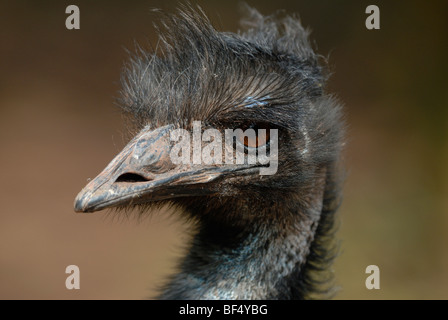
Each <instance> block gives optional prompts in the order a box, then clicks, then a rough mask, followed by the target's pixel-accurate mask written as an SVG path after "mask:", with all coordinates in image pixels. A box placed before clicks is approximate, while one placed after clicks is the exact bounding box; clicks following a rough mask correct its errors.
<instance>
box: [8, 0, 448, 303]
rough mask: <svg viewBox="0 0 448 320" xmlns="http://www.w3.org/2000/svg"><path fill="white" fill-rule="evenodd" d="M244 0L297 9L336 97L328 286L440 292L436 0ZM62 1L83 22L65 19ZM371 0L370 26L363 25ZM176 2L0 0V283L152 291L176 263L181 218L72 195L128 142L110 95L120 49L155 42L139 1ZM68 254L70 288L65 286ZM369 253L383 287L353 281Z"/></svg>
mask: <svg viewBox="0 0 448 320" xmlns="http://www.w3.org/2000/svg"><path fill="white" fill-rule="evenodd" d="M247 2H248V3H249V4H250V5H253V6H255V7H256V8H258V9H259V10H260V11H261V12H262V13H263V14H270V13H273V12H274V11H276V10H278V9H283V10H285V11H286V12H287V13H297V14H299V16H300V17H301V20H302V22H303V24H304V25H305V26H307V27H309V28H310V29H311V30H312V35H311V37H312V40H313V41H314V42H315V47H316V48H317V51H318V52H319V53H320V54H322V55H324V56H328V57H329V63H330V67H331V70H332V72H333V76H332V78H331V79H330V82H329V85H328V89H329V91H331V92H334V93H335V94H336V95H337V97H339V99H340V100H341V101H342V102H343V103H344V104H345V117H346V121H347V124H348V144H347V148H346V152H345V162H346V167H347V170H348V177H347V181H346V184H345V191H344V203H343V205H342V207H341V209H340V211H339V216H338V217H339V224H340V227H339V232H338V238H339V239H340V240H341V254H340V256H339V257H338V259H337V260H336V263H335V265H334V267H335V272H336V283H337V284H338V285H339V286H340V291H339V294H338V295H337V296H336V299H447V298H448V251H447V249H446V244H447V243H448V215H447V213H448V111H447V110H448V80H447V79H448V77H447V74H448V68H447V65H448V64H447V57H448V41H447V40H448V39H447V38H448V33H447V30H448V20H447V19H446V13H447V12H448V2H446V1H443V0H440V1H427V2H418V4H417V2H416V1H412V2H410V1H404V0H401V1H389V2H386V1H360V0H351V1H347V0H345V1H337V2H336V1H331V0H328V1H323V0H321V1H312V0H294V1H286V0H276V1H267V0H266V1H250V0H248V1H247ZM195 3H196V1H195ZM198 3H199V4H200V5H201V6H202V7H203V9H204V10H205V11H206V12H207V13H208V15H209V16H210V18H211V20H212V21H213V22H214V24H215V26H216V27H217V28H218V29H219V30H225V31H236V30H237V29H238V28H239V26H238V21H239V19H240V15H239V12H238V2H237V1H226V2H225V3H224V2H222V1H198ZM70 4H76V5H78V6H79V8H80V12H81V29H80V30H67V29H66V28H65V19H66V17H67V16H68V15H67V14H65V8H66V7H67V6H68V5H70ZM369 4H376V5H378V6H379V8H380V11H381V29H380V30H372V31H369V30H367V29H366V27H365V19H366V18H367V14H365V9H366V7H367V6H368V5H369ZM176 5H177V2H176V1H167V0H165V1H154V0H145V1H132V4H131V3H129V2H127V1H94V2H93V1H75V2H72V1H70V2H67V1H2V2H1V3H0V41H1V44H0V143H1V157H0V171H1V175H0V177H1V181H0V197H1V198H0V200H1V205H0V298H1V299H144V298H151V297H152V296H153V294H154V292H155V291H154V289H155V288H156V287H157V286H158V285H160V284H161V283H163V279H165V277H166V276H167V275H168V274H170V273H171V272H172V271H173V268H174V265H175V261H176V258H177V257H179V256H180V255H181V254H182V250H181V249H180V248H181V245H182V244H183V243H184V242H185V239H186V237H187V236H186V234H185V233H184V231H185V229H186V226H184V225H183V224H181V223H180V222H178V221H176V220H175V219H173V218H168V216H167V215H163V214H156V215H152V216H151V217H150V218H148V219H144V220H142V221H137V220H136V219H126V218H125V217H123V218H120V217H119V216H118V217H117V216H115V218H113V216H111V215H107V214H105V213H103V212H99V213H95V214H87V215H86V214H76V213H74V211H73V200H74V198H75V196H76V194H77V193H78V192H79V191H80V190H81V188H82V187H84V185H85V184H86V183H87V179H88V178H93V177H94V176H96V174H98V173H99V172H100V171H101V170H102V169H103V167H104V166H105V165H106V164H107V163H108V162H109V161H110V160H111V159H112V158H113V156H114V155H115V154H116V153H117V152H118V151H120V150H121V148H122V147H123V146H124V144H125V143H126V141H125V140H124V138H123V132H125V131H126V130H125V129H124V125H123V121H122V118H121V115H120V112H119V110H118V109H117V108H115V107H114V105H113V103H114V97H115V96H116V92H117V90H118V89H119V87H118V80H119V75H120V71H121V68H122V65H123V63H124V61H126V59H127V54H126V50H125V49H126V48H127V49H130V50H133V48H134V41H137V42H139V43H142V44H145V43H147V42H148V41H150V42H152V43H156V41H157V37H156V34H155V30H154V28H153V26H152V23H153V21H154V20H155V18H156V16H154V14H152V13H150V9H151V8H154V7H156V8H161V9H164V10H166V11H169V12H172V11H174V8H175V7H176ZM72 264H75V265H78V266H79V267H80V270H81V289H80V290H67V289H66V288H65V279H66V277H67V275H66V274H65V268H66V266H68V265H72ZM372 264H373V265H377V266H379V268H380V270H381V289H380V290H367V289H366V287H365V279H366V277H367V276H368V275H367V274H365V269H366V267H367V266H368V265H372Z"/></svg>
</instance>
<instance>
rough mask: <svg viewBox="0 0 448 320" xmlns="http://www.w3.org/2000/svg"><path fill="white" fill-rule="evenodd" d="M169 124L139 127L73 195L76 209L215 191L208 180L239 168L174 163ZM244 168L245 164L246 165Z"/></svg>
mask: <svg viewBox="0 0 448 320" xmlns="http://www.w3.org/2000/svg"><path fill="white" fill-rule="evenodd" d="M172 128H173V126H172V125H167V126H164V127H160V128H157V129H155V130H150V129H149V128H145V129H144V130H142V131H141V132H140V133H139V134H138V135H137V136H136V137H135V138H134V139H132V141H130V142H129V143H128V145H127V146H126V147H125V148H124V149H123V150H122V151H121V152H120V153H119V154H118V155H117V156H116V157H115V158H114V159H113V160H112V161H111V162H110V163H109V165H108V166H107V167H106V168H105V169H104V170H103V171H102V172H101V173H100V174H99V175H98V176H97V177H96V178H94V179H93V180H92V181H90V182H89V183H88V184H87V185H86V186H85V187H84V189H82V190H81V192H80V193H79V194H78V196H77V197H76V199H75V204H74V206H75V211H76V212H93V211H98V210H102V209H105V208H111V207H117V206H124V205H131V204H140V203H144V202H149V201H159V200H166V199H171V198H176V197H186V196H200V195H208V194H213V193H215V192H217V190H215V189H214V187H213V186H212V185H211V184H210V182H211V181H214V180H215V179H217V178H219V177H220V176H223V175H227V174H231V173H232V172H235V171H240V169H245V168H244V166H243V168H241V167H235V166H227V167H223V166H208V167H204V166H200V165H199V166H198V165H196V166H194V167H193V166H189V165H174V164H173V163H172V162H171V160H170V150H171V147H172V143H171V141H170V130H171V129H172ZM246 169H247V167H246Z"/></svg>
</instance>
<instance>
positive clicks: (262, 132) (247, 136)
mask: <svg viewBox="0 0 448 320" xmlns="http://www.w3.org/2000/svg"><path fill="white" fill-rule="evenodd" d="M239 129H241V130H242V132H237V134H236V135H235V137H236V140H237V142H239V143H241V144H242V145H244V146H245V147H246V148H259V147H263V146H264V145H267V144H269V138H270V126H269V124H268V123H243V124H242V125H241V126H240V127H239ZM248 129H252V130H253V131H251V130H249V131H247V130H248Z"/></svg>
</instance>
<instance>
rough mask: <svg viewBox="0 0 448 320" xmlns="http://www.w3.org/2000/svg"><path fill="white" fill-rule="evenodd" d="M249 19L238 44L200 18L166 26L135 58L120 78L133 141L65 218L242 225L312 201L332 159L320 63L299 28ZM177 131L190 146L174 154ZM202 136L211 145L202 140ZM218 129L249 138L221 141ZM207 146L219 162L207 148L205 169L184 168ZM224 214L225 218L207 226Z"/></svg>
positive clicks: (185, 14)
mask: <svg viewBox="0 0 448 320" xmlns="http://www.w3.org/2000/svg"><path fill="white" fill-rule="evenodd" d="M248 11H249V14H248V17H247V18H246V20H245V21H244V25H245V26H246V31H244V32H242V33H238V34H234V33H224V32H218V31H217V30H215V29H214V27H213V26H212V25H211V23H210V22H209V20H208V19H207V18H206V17H205V15H204V14H203V13H202V12H201V11H199V12H198V11H195V10H191V9H188V8H187V9H183V10H181V11H179V12H178V14H177V15H173V16H168V17H166V19H165V24H164V26H165V30H164V32H163V35H161V36H160V37H161V40H160V45H159V47H160V50H159V51H160V52H151V53H148V52H146V51H144V50H141V49H140V50H139V52H138V53H137V54H136V55H135V56H133V57H132V58H131V60H130V62H129V63H128V64H127V66H126V68H125V70H124V72H123V76H122V90H121V98H120V105H121V107H122V109H123V110H124V111H125V112H126V113H128V114H129V115H130V116H131V117H132V118H133V120H134V124H135V127H136V128H137V133H136V135H135V136H134V138H133V139H132V140H131V141H130V142H129V143H128V145H127V146H126V147H125V148H124V149H123V151H121V152H120V153H119V154H118V155H117V156H116V157H115V159H113V160H112V162H111V163H110V164H109V165H108V166H107V167H106V168H105V169H104V171H103V172H101V173H100V174H99V175H98V176H97V177H96V178H95V179H94V180H92V181H91V182H90V183H89V184H88V185H87V186H86V187H85V188H84V189H83V190H82V191H81V192H80V193H79V195H78V197H77V198H76V200H75V210H76V211H79V212H92V211H97V210H101V209H105V208H111V207H124V206H133V205H144V206H151V205H152V204H160V203H161V202H165V201H170V202H172V203H175V204H177V205H180V206H183V207H185V208H186V209H191V210H187V211H189V212H191V214H192V215H195V214H199V213H195V212H201V214H204V215H207V216H208V217H210V218H212V219H217V220H223V221H224V220H229V219H235V218H238V219H237V220H238V221H245V222H247V220H250V219H253V218H254V217H253V216H252V215H248V214H247V213H246V214H243V213H241V214H240V213H239V212H243V211H244V212H246V211H245V210H240V209H241V208H244V207H253V208H263V207H266V206H272V204H273V203H280V204H281V203H286V202H288V201H292V200H291V199H293V201H296V202H297V203H298V204H299V205H303V206H306V205H308V204H309V203H310V202H312V201H314V199H313V197H314V194H313V192H312V191H310V190H311V189H313V188H315V185H316V183H318V184H321V185H323V184H325V180H326V178H325V175H326V174H328V172H329V171H328V169H327V168H328V167H331V166H332V165H333V164H334V163H335V162H336V160H337V157H338V155H339V147H340V138H341V134H340V132H341V128H340V121H339V106H338V104H337V103H335V101H334V100H333V99H332V98H331V97H330V96H328V95H327V94H326V92H325V89H324V84H325V80H326V78H325V76H324V75H323V73H324V72H323V70H322V67H321V66H320V64H319V60H321V59H320V57H319V56H317V55H316V54H315V53H314V52H313V50H312V48H311V46H310V44H309V41H308V32H307V31H306V30H305V29H304V28H303V27H302V26H301V25H300V23H299V21H298V20H297V19H295V18H293V17H284V18H277V17H263V16H262V15H260V14H259V13H258V12H257V11H256V10H253V9H249V10H248ZM156 51H157V50H156ZM198 123H200V127H198V126H197V124H198ZM176 129H182V130H185V131H179V130H177V131H176V132H177V133H179V132H189V133H190V134H191V135H190V137H191V138H192V140H193V138H194V134H195V130H198V131H196V133H200V134H201V135H200V139H199V141H187V142H188V143H187V142H185V141H183V142H185V144H182V146H183V149H182V148H180V149H176V152H174V153H173V148H179V144H180V143H181V142H182V140H184V139H187V138H186V137H185V136H183V137H182V138H179V137H178V138H177V139H176V138H175V137H174V138H173V132H174V131H175V130H176ZM208 129H215V130H216V131H215V132H219V133H221V134H222V136H221V137H222V139H221V141H219V139H218V138H216V136H213V138H210V136H209V137H205V135H202V133H205V132H206V130H208ZM228 129H242V131H245V130H246V129H254V132H255V134H256V135H255V136H250V135H249V136H248V137H245V136H242V135H238V134H236V135H235V137H232V138H231V140H230V141H229V140H227V141H226V139H225V132H226V130H228ZM259 129H260V130H259ZM263 130H264V131H263ZM274 133H275V134H274ZM201 138H202V139H201ZM212 142H219V143H220V144H219V145H220V146H222V147H221V148H222V153H221V154H220V153H219V152H217V149H214V151H213V152H212V154H211V155H210V153H209V155H210V158H211V159H212V161H201V160H204V157H202V158H199V161H197V160H198V159H197V158H196V161H195V158H194V157H195V154H194V151H195V150H194V148H195V147H196V148H200V149H201V150H202V154H204V153H205V151H204V150H210V148H209V149H207V146H209V147H210V144H211V143H212ZM178 151H179V152H178ZM238 152H240V153H241V152H242V153H244V154H251V152H255V154H256V155H257V154H261V153H262V152H266V154H267V155H268V156H269V157H270V158H269V159H270V160H272V162H270V163H266V161H264V162H263V163H261V161H259V160H260V159H258V158H257V159H256V161H255V162H254V161H252V162H251V163H249V161H248V157H246V158H245V160H244V162H243V163H236V161H234V163H229V162H228V161H226V160H225V157H226V155H227V156H232V155H233V156H235V157H234V159H236V158H237V156H236V154H237V153H238ZM173 154H176V155H180V154H182V156H185V158H183V159H189V160H190V162H188V161H183V162H182V161H174V160H173V157H172V155H173ZM196 156H197V154H196ZM219 157H221V160H222V161H219V160H220V159H219ZM263 169H265V171H266V170H267V171H269V170H270V169H272V170H271V171H270V172H271V173H272V174H269V173H268V174H260V173H262V170H263ZM323 188H324V187H323ZM313 190H314V189H313ZM321 196H322V195H320V196H319V197H321ZM321 200H322V199H320V200H319V201H321ZM224 205H226V206H228V208H229V210H228V211H229V212H232V214H231V215H228V216H222V215H221V216H214V211H215V209H216V208H217V207H218V206H224ZM196 209H200V210H196ZM235 215H237V217H235ZM239 215H240V216H239Z"/></svg>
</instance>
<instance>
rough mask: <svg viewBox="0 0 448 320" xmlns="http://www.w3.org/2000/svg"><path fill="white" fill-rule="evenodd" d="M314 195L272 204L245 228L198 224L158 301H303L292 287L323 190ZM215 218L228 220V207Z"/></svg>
mask: <svg viewBox="0 0 448 320" xmlns="http://www.w3.org/2000/svg"><path fill="white" fill-rule="evenodd" d="M317 189H319V190H318V191H317ZM313 190H314V191H312V192H310V194H309V195H308V196H309V197H307V199H313V200H312V203H310V202H307V201H302V202H301V203H302V205H301V206H300V205H298V203H300V202H298V201H289V202H283V203H281V205H279V204H274V205H273V206H272V207H265V208H264V209H263V211H262V212H260V211H259V212H256V215H257V216H259V217H265V218H259V219H254V220H253V221H252V222H251V223H248V224H244V223H239V224H237V225H230V224H228V223H216V222H214V221H202V224H201V225H200V226H199V232H198V233H197V234H196V236H195V237H194V239H193V243H192V247H191V249H190V251H189V253H188V255H187V256H186V258H185V260H184V261H183V263H182V264H181V272H180V273H179V274H178V275H176V276H174V277H173V279H172V281H171V283H170V284H169V285H168V286H167V288H166V290H165V291H164V293H163V294H162V295H161V298H162V299H300V298H302V297H301V296H300V293H299V291H300V290H298V288H297V286H298V285H299V281H300V275H301V272H302V268H303V266H304V264H305V262H306V261H307V256H308V254H309V252H310V245H311V243H312V241H313V240H314V235H315V232H316V228H317V225H318V223H319V218H320V214H321V211H322V196H323V185H321V186H319V187H318V188H313ZM316 192H318V194H319V196H316ZM285 203H289V206H288V205H287V204H285ZM303 203H307V204H308V205H307V206H303ZM219 211H221V212H219ZM214 213H215V214H216V215H219V214H223V215H225V214H227V215H229V211H228V207H227V208H226V209H224V207H222V208H216V210H214ZM242 214H243V215H244V214H245V213H244V212H243V213H242ZM247 214H250V213H247ZM251 214H254V213H253V212H252V213H251ZM267 217H269V218H267Z"/></svg>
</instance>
